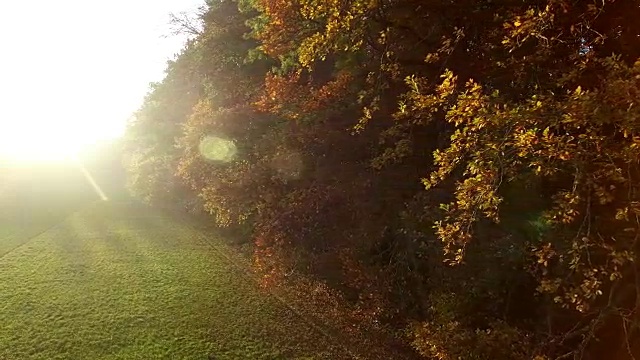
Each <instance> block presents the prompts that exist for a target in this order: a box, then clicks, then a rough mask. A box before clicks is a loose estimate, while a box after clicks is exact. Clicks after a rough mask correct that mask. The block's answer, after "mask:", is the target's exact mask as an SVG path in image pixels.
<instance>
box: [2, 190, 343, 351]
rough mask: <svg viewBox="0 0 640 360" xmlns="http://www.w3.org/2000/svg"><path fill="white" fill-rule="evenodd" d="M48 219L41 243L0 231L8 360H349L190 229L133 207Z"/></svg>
mask: <svg viewBox="0 0 640 360" xmlns="http://www.w3.org/2000/svg"><path fill="white" fill-rule="evenodd" d="M77 204H83V203H82V201H78V202H77ZM69 209H70V207H69ZM63 213H64V215H65V216H67V217H66V218H65V219H64V221H62V222H60V223H58V224H57V225H54V226H53V227H51V224H50V223H51V221H53V220H52V218H51V217H53V218H55V220H60V219H59V217H60V216H61V214H63ZM43 214H45V215H42V214H41V215H39V216H40V217H41V219H40V220H37V221H35V223H34V224H35V225H38V226H35V225H34V226H33V227H32V228H33V229H32V230H30V231H27V232H31V233H33V232H34V231H35V233H37V232H38V231H40V232H42V230H45V229H48V230H46V231H44V232H42V233H41V234H40V235H36V236H35V237H33V238H29V235H33V234H27V235H26V237H25V236H22V237H21V236H19V235H16V234H18V233H20V232H21V231H22V232H24V230H20V229H17V230H16V229H14V230H10V229H9V227H8V226H6V227H4V228H5V234H4V235H2V234H0V243H2V242H4V241H5V240H6V239H11V240H9V242H11V246H4V245H0V251H3V250H2V249H4V253H0V256H1V257H0V324H2V326H0V359H6V360H9V359H21V360H22V359H65V360H67V359H207V358H208V356H209V355H214V356H215V359H340V358H345V356H344V354H342V353H341V351H340V350H339V349H336V348H334V347H333V346H332V345H331V343H330V342H329V341H327V340H326V339H325V338H323V337H322V336H321V335H319V334H318V333H316V332H315V331H314V330H313V328H312V327H310V326H309V325H308V324H307V323H306V322H305V321H303V320H302V319H301V318H300V317H298V316H297V315H295V314H294V313H292V312H291V311H290V310H289V308H288V307H287V306H284V305H283V304H282V303H280V302H278V301H277V300H276V299H274V298H273V297H271V296H269V295H268V294H266V293H264V292H262V291H261V290H260V289H258V288H257V286H256V285H255V284H254V283H253V282H252V281H250V280H249V279H248V278H247V277H245V276H244V275H243V274H242V272H240V271H238V270H237V269H235V268H234V267H233V266H230V264H229V263H228V261H227V258H226V257H225V256H222V255H221V253H220V251H227V250H224V249H226V248H225V247H224V246H219V247H216V246H215V244H216V243H220V239H212V238H207V237H205V236H204V234H203V233H200V232H199V230H196V229H194V228H193V227H191V226H189V225H188V224H187V223H185V222H182V221H180V220H177V219H174V218H171V217H169V216H167V215H163V214H160V213H157V212H154V211H152V210H150V209H148V208H145V207H141V206H139V205H133V204H130V203H110V202H97V203H95V204H93V205H90V206H85V207H84V210H82V211H77V212H75V213H72V212H71V211H66V212H64V211H59V212H57V213H56V216H53V213H51V212H46V211H45V212H44V213H43ZM46 214H49V216H47V215H46ZM69 214H70V215H69ZM34 216H35V215H34ZM63 218H64V217H63ZM44 219H47V221H45V220H44ZM8 223H10V221H6V219H5V225H6V224H8ZM17 228H20V226H17ZM35 228H38V229H37V231H36V230H34V229H35ZM6 229H9V230H6ZM12 231H13V233H12V235H11V236H8V237H7V232H8V233H11V232H12ZM22 235H24V234H22ZM3 236H4V238H3ZM18 238H19V239H20V240H15V239H18ZM212 244H213V245H214V246H212Z"/></svg>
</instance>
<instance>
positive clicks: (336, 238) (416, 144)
mask: <svg viewBox="0 0 640 360" xmlns="http://www.w3.org/2000/svg"><path fill="white" fill-rule="evenodd" d="M638 18H640V5H639V4H638V3H637V2H636V1H634V0H604V1H599V2H595V1H589V0H577V1H567V0H540V1H524V0H498V1H496V0H488V1H456V2H451V1H444V0H428V1H424V0H330V1H329V0H322V1H317V0H293V1H292V0H287V1H284V0H240V1H229V0H227V1H225V0H210V1H209V2H208V4H207V6H206V7H205V8H204V9H203V12H202V14H201V16H200V20H201V22H202V30H201V31H200V30H199V31H198V32H197V33H196V34H195V37H194V38H193V39H192V40H191V41H190V42H189V43H188V44H187V45H186V46H185V49H184V51H183V52H182V53H181V54H180V55H179V56H178V57H177V58H176V60H175V61H173V62H171V63H170V64H169V67H168V69H167V76H166V78H165V79H164V81H163V82H161V83H159V84H156V85H154V86H153V87H152V89H151V91H150V93H149V95H148V97H147V99H146V101H145V103H144V105H143V106H142V108H141V109H140V110H139V112H138V114H137V116H136V120H135V121H133V122H132V124H131V127H130V131H129V141H128V147H127V149H128V150H127V160H128V169H129V174H130V180H131V188H132V190H133V191H134V193H136V194H137V195H138V196H140V197H142V198H144V199H146V200H149V201H155V202H159V203H165V204H167V203H174V204H179V205H180V206H181V207H188V208H189V209H190V210H198V209H202V210H205V211H206V212H207V213H209V214H211V215H212V221H215V222H216V223H217V224H218V225H219V226H222V227H230V228H235V229H241V230H243V231H244V233H245V234H246V236H247V238H250V239H251V242H252V251H253V255H252V256H253V263H254V265H255V268H256V271H258V272H260V274H262V276H263V278H264V283H265V285H266V286H277V284H281V283H283V282H291V283H294V284H295V286H299V287H300V288H301V289H302V290H301V293H304V292H307V293H308V291H307V290H308V289H309V288H311V287H313V286H318V284H323V285H322V286H323V289H325V288H326V289H329V290H327V291H323V292H322V293H323V294H325V293H326V294H327V295H326V296H327V297H331V298H332V299H333V300H332V302H331V304H333V305H332V309H333V310H331V311H330V312H331V313H332V314H334V316H335V317H338V316H339V318H340V321H338V320H336V322H347V323H349V324H350V325H345V327H349V326H351V328H353V329H368V331H370V330H371V329H375V330H376V331H377V332H378V333H384V334H388V335H389V336H390V337H395V338H397V339H399V340H400V341H402V342H404V343H405V344H409V345H410V346H411V347H412V348H413V349H414V350H415V352H416V354H420V355H422V356H424V357H425V358H436V359H524V358H531V359H533V358H536V359H547V358H548V359H554V358H574V357H575V358H580V357H582V358H592V359H597V358H603V357H605V356H606V357H607V358H619V359H626V358H633V357H634V355H635V356H637V355H640V342H639V341H638V331H637V330H638V329H639V327H638V326H639V325H640V323H638V315H639V314H638V310H639V309H640V308H639V307H638V304H640V285H638V284H640V277H639V276H638V269H637V265H636V253H637V251H638V246H639V244H638V238H639V236H640V189H639V186H638V184H639V182H638V180H639V179H640V166H639V163H638V161H639V156H640V107H639V104H638V103H637V102H638V101H639V100H640V22H638V21H635V19H638ZM294 278H296V279H306V280H304V281H294V280H293V279H294ZM309 279H311V280H309ZM310 283H313V284H316V285H309V284H310ZM336 304H337V305H336ZM327 306H328V305H327ZM369 333H371V332H369ZM390 341H391V340H390ZM406 356H408V355H406Z"/></svg>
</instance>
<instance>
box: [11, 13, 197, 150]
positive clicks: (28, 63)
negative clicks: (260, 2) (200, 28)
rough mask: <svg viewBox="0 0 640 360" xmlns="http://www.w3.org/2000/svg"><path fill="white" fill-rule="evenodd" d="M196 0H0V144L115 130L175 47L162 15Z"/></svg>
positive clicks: (175, 40) (159, 75)
mask: <svg viewBox="0 0 640 360" xmlns="http://www.w3.org/2000/svg"><path fill="white" fill-rule="evenodd" d="M203 3H204V0H200V1H197V0H109V1H86V0H56V1H51V0H35V1H23V0H1V1H0V143H3V142H4V143H8V142H11V141H13V142H17V140H16V139H22V140H21V141H23V142H24V141H26V140H25V139H23V138H25V137H26V136H33V137H34V138H38V139H40V138H47V139H48V140H46V139H45V140H46V141H50V142H53V140H52V139H51V138H53V137H55V136H58V135H59V136H58V137H59V140H63V139H65V137H66V138H68V139H71V138H72V136H70V135H69V134H70V132H72V133H73V134H75V135H76V137H81V138H84V140H86V141H93V140H95V138H98V137H104V136H108V135H110V134H115V133H117V132H119V131H120V130H121V129H122V126H123V124H124V122H125V121H126V119H127V118H128V117H129V115H130V114H131V113H132V112H133V111H134V110H135V109H136V108H137V107H138V106H139V105H140V103H141V101H142V99H143V97H144V95H145V94H146V91H147V87H148V84H149V82H151V81H157V80H159V79H161V78H162V76H163V70H164V68H165V65H166V61H167V60H168V59H169V58H172V57H173V55H174V54H175V53H177V52H178V51H179V50H180V48H181V47H182V44H183V42H184V38H180V37H175V36H172V37H169V38H163V35H169V34H170V27H169V25H168V22H169V13H171V12H174V13H179V12H181V11H193V10H195V9H197V7H198V6H200V5H202V4H203ZM63 134H66V135H63ZM45 140H43V141H45ZM70 141H80V140H77V139H75V140H74V139H71V140H70ZM0 147H2V145H1V144H0ZM5 147H6V146H5ZM14 147H15V145H14Z"/></svg>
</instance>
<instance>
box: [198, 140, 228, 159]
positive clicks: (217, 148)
mask: <svg viewBox="0 0 640 360" xmlns="http://www.w3.org/2000/svg"><path fill="white" fill-rule="evenodd" d="M199 150H200V154H201V155H202V156H204V157H205V158H206V159H208V160H213V161H221V162H230V161H232V160H233V159H234V158H235V157H236V154H237V153H238V148H237V147H236V144H235V143H234V142H233V141H231V140H227V139H223V138H220V137H217V136H206V137H205V138H204V139H202V140H201V141H200V146H199Z"/></svg>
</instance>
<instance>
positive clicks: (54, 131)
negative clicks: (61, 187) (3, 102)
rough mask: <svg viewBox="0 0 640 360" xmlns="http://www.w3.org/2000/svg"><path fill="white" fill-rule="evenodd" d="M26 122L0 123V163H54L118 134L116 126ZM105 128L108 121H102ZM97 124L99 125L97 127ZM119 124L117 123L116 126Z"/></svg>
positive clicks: (68, 160)
mask: <svg viewBox="0 0 640 360" xmlns="http://www.w3.org/2000/svg"><path fill="white" fill-rule="evenodd" d="M85 123H87V124H88V125H93V126H86V125H85V124H83V123H82V122H81V121H71V120H67V121H61V120H58V121H53V120H49V119H47V120H38V119H26V120H22V121H17V122H8V121H7V122H4V121H2V120H0V161H2V162H4V163H58V162H70V161H74V160H75V159H77V157H78V156H79V155H81V153H82V152H83V150H85V149H87V148H88V147H90V146H91V145H93V144H96V143H98V142H100V141H103V140H108V139H112V138H115V137H118V136H120V135H121V134H122V132H123V129H121V128H120V126H114V127H113V128H108V126H106V127H105V123H102V124H95V123H93V124H91V123H90V122H85ZM106 124H107V125H108V122H106ZM97 125H101V126H97ZM118 125H119V124H118Z"/></svg>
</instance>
